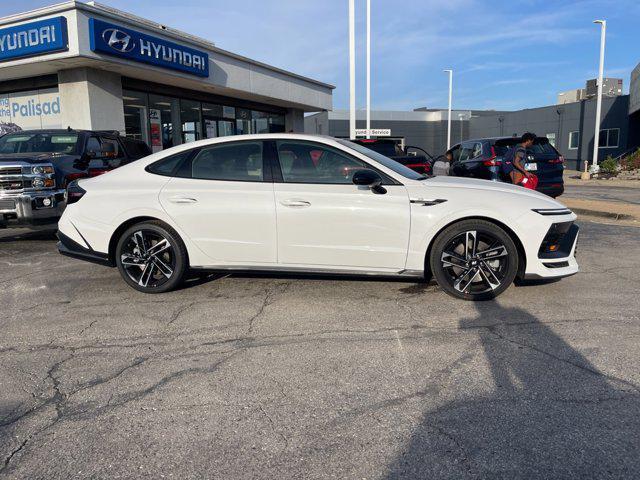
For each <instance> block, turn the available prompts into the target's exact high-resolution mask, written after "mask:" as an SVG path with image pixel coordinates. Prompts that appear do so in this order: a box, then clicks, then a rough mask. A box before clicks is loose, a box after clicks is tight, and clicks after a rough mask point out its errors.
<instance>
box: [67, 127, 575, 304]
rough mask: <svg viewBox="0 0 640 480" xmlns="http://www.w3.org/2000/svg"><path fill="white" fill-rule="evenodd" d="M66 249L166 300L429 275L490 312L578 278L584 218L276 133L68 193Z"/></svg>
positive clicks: (211, 145)
mask: <svg viewBox="0 0 640 480" xmlns="http://www.w3.org/2000/svg"><path fill="white" fill-rule="evenodd" d="M67 197H68V206H67V209H66V211H65V212H64V215H63V216H62V219H61V220H60V223H59V233H58V235H59V239H60V242H59V244H58V248H59V250H60V253H62V254H65V255H69V256H72V257H77V258H82V259H85V260H89V261H95V262H99V263H102V264H106V265H110V266H117V267H118V269H119V271H120V273H121V275H122V278H124V280H125V282H127V283H128V284H129V285H131V286H132V287H133V288H135V289H136V290H140V291H142V292H147V293H159V292H166V291H168V290H171V289H174V288H176V287H177V286H179V285H180V283H181V281H182V280H183V278H184V277H185V275H186V274H187V272H188V271H189V270H198V269H201V270H205V271H209V270H217V271H221V270H227V271H249V270H254V271H255V270H258V271H274V272H285V271H286V272H316V273H332V274H336V273H341V274H357V275H369V274H371V275H379V276H401V277H409V278H414V279H415V277H427V278H428V277H430V276H431V275H433V276H435V279H436V280H437V282H438V284H439V285H440V286H441V287H442V289H443V290H445V291H446V292H447V293H449V294H451V295H453V296H455V297H458V298H462V299H465V300H484V299H488V298H493V297H495V296H497V295H499V294H500V293H502V292H503V291H504V290H505V289H506V288H508V287H509V285H510V284H511V283H512V282H513V281H514V279H515V278H516V277H518V278H538V279H551V278H557V277H564V276H568V275H572V274H574V273H576V272H578V264H577V263H576V260H575V257H574V252H575V248H576V242H577V237H578V227H577V226H576V225H575V224H574V220H575V219H576V216H575V214H573V213H572V212H571V211H570V210H568V209H567V208H566V207H564V206H563V205H562V204H560V203H558V202H557V201H555V200H553V199H552V198H550V197H547V196H545V195H543V194H541V193H537V192H533V191H531V190H526V189H524V188H522V187H516V186H512V185H507V184H503V183H494V182H490V181H485V180H474V179H467V178H453V177H435V178H427V177H424V176H421V175H420V174H418V173H416V172H414V171H413V170H410V169H408V168H406V167H404V166H402V165H400V164H399V163H397V162H395V161H393V160H391V159H389V158H387V157H385V156H383V155H380V154H378V153H376V152H374V151H372V150H369V149H367V148H364V147H362V146H359V145H356V144H354V143H351V142H349V141H346V140H339V139H334V138H329V137H319V136H311V135H298V134H266V135H247V136H237V137H225V138H218V139H210V140H203V141H199V142H195V143H190V144H187V145H181V146H179V147H175V148H171V149H169V150H165V151H163V152H160V153H156V154H154V155H151V156H149V157H147V158H144V159H142V160H139V161H137V162H134V163H131V164H129V165H126V166H124V167H121V168H119V169H117V170H114V171H112V172H110V173H108V174H106V175H103V176H101V177H97V178H92V179H87V180H81V181H80V182H79V183H75V184H72V185H71V186H70V187H69V189H68V192H67Z"/></svg>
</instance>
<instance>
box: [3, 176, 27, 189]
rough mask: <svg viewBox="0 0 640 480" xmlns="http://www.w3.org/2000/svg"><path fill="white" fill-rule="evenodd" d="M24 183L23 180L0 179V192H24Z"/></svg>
mask: <svg viewBox="0 0 640 480" xmlns="http://www.w3.org/2000/svg"><path fill="white" fill-rule="evenodd" d="M23 188H24V183H23V181H22V179H3V178H0V190H5V191H6V190H9V191H11V190H22V189H23Z"/></svg>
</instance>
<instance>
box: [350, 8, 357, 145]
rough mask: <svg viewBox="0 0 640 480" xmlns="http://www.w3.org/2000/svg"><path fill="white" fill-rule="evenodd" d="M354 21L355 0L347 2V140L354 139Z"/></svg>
mask: <svg viewBox="0 0 640 480" xmlns="http://www.w3.org/2000/svg"><path fill="white" fill-rule="evenodd" d="M355 30H356V19H355V0H349V138H350V139H351V140H355V138H356V32H355Z"/></svg>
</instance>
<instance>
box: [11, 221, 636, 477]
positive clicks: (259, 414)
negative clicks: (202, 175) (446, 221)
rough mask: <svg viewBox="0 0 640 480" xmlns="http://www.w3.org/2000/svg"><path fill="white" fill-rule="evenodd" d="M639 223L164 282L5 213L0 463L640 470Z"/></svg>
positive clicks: (167, 473) (269, 470)
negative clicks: (563, 239)
mask: <svg viewBox="0 0 640 480" xmlns="http://www.w3.org/2000/svg"><path fill="white" fill-rule="evenodd" d="M639 235H640V229H638V228H634V227H620V226H611V225H600V224H595V223H588V222H585V223H583V224H582V233H581V240H580V244H579V253H578V260H579V262H580V264H581V268H582V272H581V273H580V274H579V275H577V276H574V277H571V278H568V279H564V280H562V281H559V282H555V283H547V284H533V285H526V286H520V287H512V288H510V289H509V290H508V291H507V292H506V293H505V294H504V295H503V296H501V297H500V298H499V299H498V300H497V301H492V302H485V303H479V304H473V303H466V302H460V301H456V300H454V299H452V298H450V297H448V296H447V295H445V294H444V293H443V292H441V291H439V289H438V288H437V287H436V286H434V285H429V284H415V283H403V282H397V281H388V280H367V279H361V278H357V279H338V278H331V277H322V278H316V277H273V276H215V275H213V276H211V277H209V278H206V279H203V280H194V281H193V282H192V283H191V284H190V285H189V286H188V288H185V289H183V290H180V291H177V292H173V293H170V294H166V295H159V296H145V295H142V294H139V293H137V292H135V291H133V290H131V289H129V288H128V287H127V286H125V284H124V283H123V282H122V281H121V280H120V278H119V275H118V272H117V271H116V270H114V269H108V268H104V267H98V266H93V265H90V264H87V263H83V262H80V261H76V260H72V259H69V258H65V257H62V256H60V255H58V254H57V253H56V251H55V241H54V240H53V238H52V237H51V235H43V234H25V235H20V236H14V235H13V234H12V233H11V232H7V231H4V232H0V304H1V305H2V316H1V317H0V322H1V332H2V335H1V336H0V477H3V478H29V479H39V478H47V479H53V478H56V479H57V478H59V479H63V478H65V479H66V478H110V479H112V478H154V479H155V478H181V479H182V478H220V479H223V478H224V479H230V478H232V479H234V478H243V479H244V478H359V479H362V478H366V479H399V478H429V479H437V478H463V479H466V478H508V479H513V478H576V479H577V478H638V477H639V476H640V369H638V365H639V364H640V349H639V348H638V345H639V341H640V296H639V295H638V280H637V274H636V273H637V271H638V270H639V269H640V241H638V238H639Z"/></svg>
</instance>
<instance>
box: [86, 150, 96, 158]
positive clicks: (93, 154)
mask: <svg viewBox="0 0 640 480" xmlns="http://www.w3.org/2000/svg"><path fill="white" fill-rule="evenodd" d="M84 156H85V157H87V158H88V159H90V160H91V159H94V158H97V157H98V152H96V151H95V150H87V151H86V152H84Z"/></svg>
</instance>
